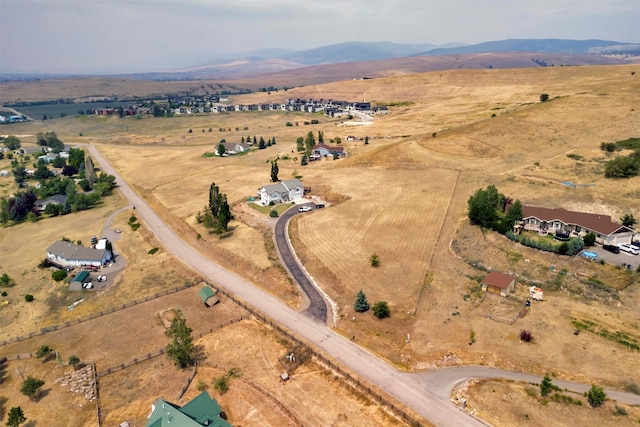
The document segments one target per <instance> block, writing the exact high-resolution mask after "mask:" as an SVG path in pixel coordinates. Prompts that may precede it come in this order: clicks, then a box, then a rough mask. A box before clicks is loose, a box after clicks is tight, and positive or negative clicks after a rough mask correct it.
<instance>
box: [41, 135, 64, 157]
mask: <svg viewBox="0 0 640 427" xmlns="http://www.w3.org/2000/svg"><path fill="white" fill-rule="evenodd" d="M36 140H37V142H38V144H39V145H41V146H43V147H48V148H50V149H51V150H53V152H54V153H59V152H60V151H62V150H63V149H64V143H63V142H62V141H61V140H60V139H59V138H58V135H56V133H55V132H38V133H37V134H36Z"/></svg>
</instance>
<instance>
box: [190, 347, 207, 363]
mask: <svg viewBox="0 0 640 427" xmlns="http://www.w3.org/2000/svg"><path fill="white" fill-rule="evenodd" d="M206 359H207V355H206V354H205V353H204V346H203V345H197V346H195V347H194V349H193V360H195V361H196V362H198V363H199V362H202V361H203V360H206Z"/></svg>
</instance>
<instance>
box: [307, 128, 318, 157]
mask: <svg viewBox="0 0 640 427" xmlns="http://www.w3.org/2000/svg"><path fill="white" fill-rule="evenodd" d="M314 145H316V139H315V137H314V136H313V132H311V131H309V133H308V134H307V137H306V138H305V140H304V150H305V153H306V154H311V150H313V146H314Z"/></svg>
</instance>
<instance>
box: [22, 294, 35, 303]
mask: <svg viewBox="0 0 640 427" xmlns="http://www.w3.org/2000/svg"><path fill="white" fill-rule="evenodd" d="M33 299H34V298H33V295H31V294H26V295H25V296H24V300H25V301H26V302H31V301H33Z"/></svg>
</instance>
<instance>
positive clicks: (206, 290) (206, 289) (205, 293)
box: [199, 286, 220, 307]
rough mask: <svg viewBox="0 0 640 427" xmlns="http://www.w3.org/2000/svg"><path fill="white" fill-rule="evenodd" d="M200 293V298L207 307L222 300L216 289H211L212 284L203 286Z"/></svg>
mask: <svg viewBox="0 0 640 427" xmlns="http://www.w3.org/2000/svg"><path fill="white" fill-rule="evenodd" d="M199 295H200V299H201V300H202V302H203V303H204V304H205V305H206V306H207V307H211V306H212V305H216V304H217V303H219V302H220V300H219V299H218V297H217V296H216V291H214V290H213V289H211V287H210V286H203V287H202V289H200V292H199Z"/></svg>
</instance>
